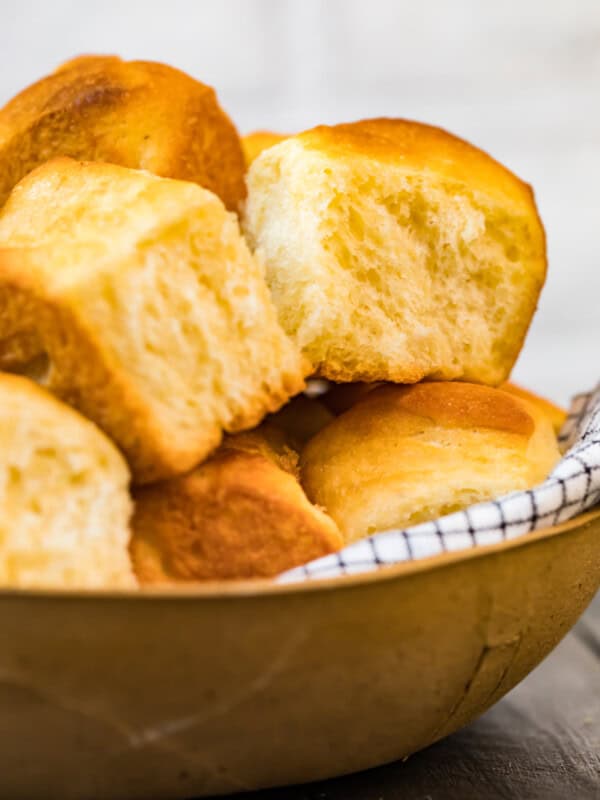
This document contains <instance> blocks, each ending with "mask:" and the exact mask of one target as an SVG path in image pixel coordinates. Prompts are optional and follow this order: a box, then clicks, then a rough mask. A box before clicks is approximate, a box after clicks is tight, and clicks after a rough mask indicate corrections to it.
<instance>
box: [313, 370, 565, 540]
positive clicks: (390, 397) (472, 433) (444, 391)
mask: <svg viewBox="0 0 600 800" xmlns="http://www.w3.org/2000/svg"><path fill="white" fill-rule="evenodd" d="M559 456H560V454H559V452H558V446H557V443H556V437H555V435H554V431H553V430H552V425H551V423H550V420H549V419H548V417H547V416H546V414H545V413H543V412H542V411H541V410H540V409H539V407H538V406H537V404H534V403H530V402H527V401H526V400H523V399H521V398H519V397H516V396H515V395H512V394H509V393H507V392H504V391H502V390H500V389H492V388H489V387H487V386H480V385H476V384H469V383H445V382H432V383H419V384H417V385H415V386H407V387H404V386H402V387H401V386H384V387H381V388H379V389H375V390H374V391H372V392H369V393H368V394H366V395H365V396H364V397H363V398H362V399H361V400H359V402H358V403H356V405H355V406H353V407H352V408H351V409H350V410H349V411H347V412H346V413H344V414H342V415H341V416H340V417H338V418H337V419H336V420H335V421H334V422H332V423H331V424H330V425H328V426H327V427H326V428H324V429H323V430H322V431H321V432H320V433H318V434H317V435H316V436H315V437H314V438H313V439H311V441H310V442H309V443H308V445H307V446H306V448H305V449H304V450H303V451H302V454H301V461H300V465H301V479H302V484H303V486H304V489H305V491H306V494H307V496H308V498H309V499H310V500H312V502H313V503H317V504H318V505H320V506H322V507H323V508H324V509H325V510H326V511H327V513H328V514H329V515H330V516H331V517H333V519H334V520H335V522H337V524H338V526H339V528H340V530H341V531H342V533H343V535H344V537H345V539H346V541H347V542H352V541H354V540H356V539H359V538H361V537H362V536H366V535H367V534H370V533H373V532H376V531H383V530H386V529H390V528H404V527H407V526H409V525H414V524H416V523H419V522H425V521H426V520H430V519H435V518H436V517H439V516H442V515H443V514H448V513H450V512H452V511H457V510H459V509H461V508H465V507H466V506H469V505H471V504H473V503H477V502H479V501H482V500H487V499H490V498H492V497H496V496H498V495H502V494H504V493H506V492H510V491H513V490H516V489H527V488H530V487H532V486H534V485H535V484H536V483H538V482H539V481H541V480H542V479H543V478H545V477H546V475H547V474H548V473H549V472H550V470H551V469H552V467H553V466H554V464H555V463H556V461H557V460H558V459H559Z"/></svg>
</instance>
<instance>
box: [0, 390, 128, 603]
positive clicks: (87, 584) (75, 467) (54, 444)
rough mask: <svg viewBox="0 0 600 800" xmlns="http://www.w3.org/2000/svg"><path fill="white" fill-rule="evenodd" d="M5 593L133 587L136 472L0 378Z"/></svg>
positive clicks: (49, 404)
mask: <svg viewBox="0 0 600 800" xmlns="http://www.w3.org/2000/svg"><path fill="white" fill-rule="evenodd" d="M0 441H1V442H2V446H1V447H0V586H2V587H7V586H8V587H54V588H61V587H65V588H66V587H69V588H96V587H122V586H131V585H134V578H133V573H132V570H131V565H130V562H129V556H128V550H127V548H128V542H129V517H130V514H131V501H130V498H129V493H128V483H129V471H128V469H127V465H126V464H125V461H124V459H123V457H122V456H121V454H120V453H119V452H118V450H117V449H116V447H115V446H114V445H113V444H112V443H111V442H110V441H109V440H108V439H107V438H106V436H104V434H103V433H102V432H101V431H100V430H98V428H97V427H96V426H95V425H93V424H92V423H91V422H89V421H88V420H86V419H84V418H83V417H81V416H80V415H79V414H77V413H76V412H75V411H73V410H72V409H71V408H69V407H68V406H66V405H64V404H63V403H60V402H59V401H58V400H56V398H54V397H52V395H50V394H48V393H47V392H45V391H44V390H43V389H40V388H39V387H38V386H36V385H35V384H34V383H32V382H31V381H29V380H27V379H25V378H22V377H18V376H15V375H6V374H3V375H0Z"/></svg>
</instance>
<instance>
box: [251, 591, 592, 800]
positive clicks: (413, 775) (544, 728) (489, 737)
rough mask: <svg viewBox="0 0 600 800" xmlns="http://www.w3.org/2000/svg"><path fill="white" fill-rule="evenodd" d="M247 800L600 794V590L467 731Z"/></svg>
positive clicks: (588, 798)
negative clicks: (380, 762)
mask: <svg viewBox="0 0 600 800" xmlns="http://www.w3.org/2000/svg"><path fill="white" fill-rule="evenodd" d="M238 797H239V798H242V795H239V796H238ZM243 798H245V800H275V798H277V800H481V798H486V800H600V594H599V595H598V596H597V598H596V600H595V601H594V603H593V604H592V606H591V608H590V609H589V610H588V612H587V613H586V614H585V615H584V617H583V618H582V620H581V621H580V622H579V624H578V625H577V627H576V628H575V629H574V630H573V631H572V632H571V633H570V634H569V635H568V636H567V638H566V639H565V640H564V641H563V642H562V643H561V644H560V645H559V647H558V648H557V649H556V650H555V651H554V652H553V653H552V654H551V655H550V656H549V657H548V658H547V659H546V661H544V663H543V664H541V665H540V666H539V667H538V668H537V669H536V670H535V671H534V672H533V673H532V674H531V675H530V676H529V677H528V678H527V679H526V680H525V681H523V683H521V684H520V686H518V687H517V688H516V689H514V690H513V691H512V692H511V693H510V694H509V695H508V696H507V697H505V698H504V700H502V701H501V702H500V703H498V705H496V706H495V707H494V708H492V709H491V710H490V711H488V712H487V714H485V715H484V716H483V717H481V718H480V719H479V720H477V721H476V722H475V723H473V724H472V725H470V726H469V727H468V728H465V729H464V730H463V731H460V732H459V733H456V734H454V736H450V737H449V738H448V739H445V740H444V741H443V742H439V743H438V744H436V745H433V746H432V747H430V748H428V749H427V750H425V751H423V752H421V753H418V754H417V755H414V756H412V757H411V758H409V759H407V760H406V761H405V762H398V763H396V764H391V765H389V766H386V767H381V768H379V769H374V770H370V771H368V772H362V773H359V774H357V775H352V776H349V777H346V778H339V779H336V780H331V781H324V782H322V783H315V784H310V785H307V786H298V787H291V788H288V789H274V790H271V791H265V792H254V793H251V794H246V795H243Z"/></svg>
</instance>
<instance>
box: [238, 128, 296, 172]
mask: <svg viewBox="0 0 600 800" xmlns="http://www.w3.org/2000/svg"><path fill="white" fill-rule="evenodd" d="M287 138H288V134H286V133H274V132H273V131H253V132H252V133H247V134H246V135H245V136H242V149H243V151H244V158H245V160H246V166H247V167H249V166H250V164H252V162H253V161H254V160H255V159H256V158H258V156H259V155H260V154H261V153H262V151H263V150H267V149H268V148H269V147H273V145H274V144H278V143H279V142H282V141H283V140H284V139H287Z"/></svg>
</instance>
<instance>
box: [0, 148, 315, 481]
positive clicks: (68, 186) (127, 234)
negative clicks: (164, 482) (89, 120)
mask: <svg viewBox="0 0 600 800" xmlns="http://www.w3.org/2000/svg"><path fill="white" fill-rule="evenodd" d="M113 192H114V193H115V197H116V198H121V199H122V197H123V195H124V194H126V195H127V202H128V204H129V205H128V208H127V210H126V211H125V210H122V209H121V208H120V207H119V206H118V205H113V204H112V202H111V197H112V193H113ZM55 198H56V202H55ZM105 204H106V207H107V209H108V210H106V208H105ZM194 220H195V222H194ZM192 223H193V224H197V225H198V226H199V228H198V231H199V233H201V234H202V236H200V235H199V234H198V232H196V233H194V234H193V236H195V237H196V238H194V239H192V240H191V241H192V244H190V238H189V237H190V236H192V234H191V233H189V231H188V226H189V225H191V224H192ZM205 239H206V248H207V250H206V253H207V255H206V258H207V259H208V258H209V255H210V257H211V258H212V259H213V261H214V262H215V269H217V270H222V271H223V275H222V276H221V277H219V276H220V275H221V273H220V272H219V274H217V275H215V276H214V278H213V277H212V276H208V277H207V275H206V274H205V273H204V271H203V270H204V269H205V267H204V266H203V264H202V262H199V266H191V262H190V265H187V266H186V259H188V258H189V259H192V258H196V259H198V258H202V256H203V254H204V251H203V249H202V248H203V247H204V246H205V244H204V240H205ZM0 242H1V244H2V245H4V246H3V247H0V366H1V367H2V368H4V369H12V370H15V371H18V372H23V373H25V374H27V373H28V371H29V369H30V367H31V365H32V363H33V364H34V365H35V362H36V361H39V360H40V359H42V360H43V359H44V358H46V359H47V362H48V363H47V367H48V368H47V370H46V372H45V374H43V375H39V376H34V375H32V377H37V379H38V380H39V381H40V382H42V383H43V384H44V385H45V386H47V387H48V388H49V389H50V390H51V391H52V392H54V393H55V394H57V395H58V396H59V397H60V398H61V399H63V400H65V401H66V402H68V403H69V404H71V405H73V406H74V407H76V408H77V409H79V410H80V411H81V412H82V413H84V414H85V415H86V416H88V417H89V418H90V419H93V420H94V421H95V422H96V423H97V424H98V425H99V426H100V427H101V428H102V429H103V430H104V431H105V432H107V433H108V434H109V435H110V436H111V437H112V438H113V439H114V441H115V442H116V443H117V444H118V446H119V447H120V448H121V449H122V451H123V452H124V453H125V455H126V456H127V459H128V461H129V463H130V465H131V467H132V472H133V474H134V478H135V481H136V482H137V483H147V482H152V481H155V480H159V479H162V478H166V477H169V476H171V475H176V474H180V473H183V472H186V471H188V470H189V469H191V468H192V467H194V466H195V465H196V464H197V463H199V462H200V461H201V460H202V459H203V458H205V457H206V456H207V455H208V454H209V453H210V452H211V451H212V450H214V449H215V448H216V447H217V446H218V444H219V442H220V440H221V436H222V433H223V431H228V432H235V431H239V430H244V429H246V428H251V427H253V426H255V425H257V424H258V423H259V422H260V421H261V420H262V419H263V417H264V416H265V415H266V414H267V413H268V412H273V411H276V410H277V409H278V408H280V407H281V406H282V405H283V404H284V403H285V402H286V401H287V400H288V399H289V397H290V396H292V395H294V394H296V393H297V392H299V391H301V390H302V388H303V386H304V380H303V377H304V371H305V368H306V364H304V363H303V362H302V359H301V358H300V356H299V354H298V352H297V350H296V349H295V347H294V346H293V344H292V343H291V342H290V341H289V340H288V339H287V337H286V336H285V334H284V333H283V331H282V330H281V329H280V327H279V325H278V323H277V318H276V313H275V310H274V308H273V307H272V305H271V300H270V297H269V294H268V290H267V287H266V285H265V284H264V281H263V276H262V272H261V270H260V267H259V266H258V265H257V264H256V263H255V262H254V261H253V259H252V257H251V255H250V253H249V252H248V250H247V247H246V245H245V243H244V241H243V239H242V237H241V236H240V233H239V229H238V226H237V222H236V221H235V220H234V219H233V215H231V214H228V213H227V212H226V211H225V209H224V208H223V206H222V204H221V202H220V201H219V200H218V199H217V198H216V197H215V196H214V195H212V194H211V193H209V192H207V191H205V190H203V189H201V188H200V187H198V186H195V185H194V184H191V183H184V182H181V181H167V180H163V179H160V178H157V177H154V176H151V175H149V174H147V173H141V172H137V171H133V170H128V169H125V168H123V167H118V166H114V165H110V164H98V163H92V164H90V163H79V162H74V161H72V160H71V159H56V160H54V161H52V162H47V163H46V164H44V165H42V166H41V167H39V168H38V169H37V170H35V171H34V172H33V173H30V174H29V175H28V176H27V177H26V178H24V179H23V181H22V182H21V183H20V184H19V185H18V186H17V187H16V188H15V190H14V191H13V193H12V195H11V198H10V200H9V201H8V202H7V203H6V205H5V206H4V208H3V210H2V212H1V214H0ZM210 248H212V250H210ZM147 251H148V252H149V253H150V255H148V256H145V255H144V253H146V252H147ZM152 258H154V259H155V261H152ZM157 259H158V262H157V261H156V260H157ZM215 259H216V260H215ZM156 263H159V265H160V266H159V267H158V268H157V267H156ZM207 263H211V264H212V263H213V262H212V261H211V262H207ZM184 269H185V274H183V273H182V270H184ZM145 275H150V276H151V278H152V281H154V282H153V283H150V284H148V286H149V288H148V290H147V291H146V294H144V292H143V288H142V287H143V286H144V285H145V284H143V280H145V278H144V276H145ZM182 276H183V278H185V280H186V281H188V283H187V284H186V285H187V286H188V292H187V293H186V294H182V293H180V294H177V295H176V297H177V298H178V299H177V302H179V303H180V304H181V303H184V304H185V306H184V311H185V315H184V316H183V315H182V314H181V313H180V308H179V306H177V308H176V309H175V308H173V307H172V305H170V304H173V303H174V302H175V301H174V300H169V301H168V302H169V303H170V304H167V305H165V306H162V307H161V306H158V308H159V309H160V308H166V309H167V312H166V314H165V313H164V312H163V313H162V314H161V313H160V312H159V311H156V308H157V305H156V304H157V303H159V302H160V298H161V297H162V295H161V293H160V292H159V289H160V290H163V289H164V291H165V292H169V291H172V292H177V286H176V285H175V284H176V283H177V282H178V281H180V280H182V279H183V278H182ZM126 279H127V281H129V282H128V283H124V281H125V280H126ZM226 279H227V280H229V281H230V284H231V285H232V286H234V287H237V285H238V284H239V285H240V286H241V287H242V290H243V293H244V296H242V297H241V298H240V296H239V294H238V295H236V297H235V304H234V305H232V303H233V299H232V297H229V295H225V294H224V289H223V290H222V286H224V285H225V282H226ZM210 280H212V283H210ZM131 281H134V284H132V283H131ZM207 283H208V284H209V287H208V288H207V287H206V285H205V284H207ZM132 285H134V287H135V290H136V292H137V293H138V297H135V298H134V297H131V301H130V300H129V294H128V292H129V289H128V288H127V287H131V286H132ZM228 285H229V284H228ZM157 287H158V288H157ZM171 287H172V288H171ZM232 291H234V290H232ZM250 292H251V293H252V294H251V297H250V300H248V299H246V298H247V296H248V295H249V293H250ZM134 300H135V301H136V302H135V303H134V302H133V301H134ZM165 302H167V301H165ZM132 306H135V308H136V309H137V314H138V316H136V317H135V322H134V321H133V320H130V318H129V316H128V315H129V314H130V313H132V311H131V308H132ZM210 313H213V314H219V315H220V316H219V317H218V320H220V322H219V324H222V325H223V326H224V330H225V332H226V336H225V335H223V337H222V338H223V341H221V340H219V341H218V342H216V343H215V347H218V348H220V349H215V348H212V349H211V348H208V349H206V347H205V345H204V344H203V343H204V342H205V341H207V339H206V337H207V336H208V335H209V333H210V331H208V332H207V330H205V328H202V327H201V326H202V325H203V324H204V323H203V322H202V317H204V318H208V316H207V315H209V314H210ZM211 319H212V317H211ZM215 319H217V318H216V317H215ZM174 321H176V324H177V325H179V326H181V332H180V333H179V328H177V330H176V332H175V334H173V335H171V333H170V331H171V329H172V326H173V324H174ZM259 323H260V326H259ZM215 324H216V323H215ZM249 328H251V330H249ZM161 331H162V335H160V336H159V335H158V334H160V332H161ZM167 335H170V336H171V339H172V341H173V343H174V344H173V347H172V348H166V350H165V345H164V341H169V340H167V339H166V337H167ZM144 337H146V338H144ZM148 337H150V338H148ZM225 339H227V341H225ZM234 346H235V347H236V348H237V349H236V350H232V349H228V348H232V347H234ZM251 348H254V350H252V349H251ZM163 351H164V352H163ZM194 353H197V357H196V356H193V354H194ZM190 354H192V355H190ZM251 356H252V357H251ZM177 359H183V361H182V362H181V363H182V364H183V363H185V364H186V365H188V363H189V365H190V368H189V369H188V368H187V366H186V367H183V366H182V367H181V368H180V367H178V366H175V365H176V364H177V363H178V362H177ZM223 359H227V361H228V365H229V367H228V368H229V372H227V373H226V375H229V376H230V377H229V378H223V377H221V376H222V375H223V370H224V368H223V367H222V366H221V364H222V360H223ZM236 365H237V367H236ZM209 369H213V371H214V375H215V377H214V383H215V385H213V384H210V385H208V384H206V380H205V379H204V378H203V377H202V375H203V374H204V373H206V371H207V370H209ZM233 369H235V370H236V372H235V374H234V375H233V377H231V375H232V373H231V370H233ZM173 370H175V371H173ZM161 374H164V375H165V376H170V377H171V379H172V380H174V381H177V382H178V383H177V384H176V385H177V387H178V388H174V386H171V383H170V380H169V379H168V378H167V377H165V378H164V379H161ZM234 379H235V380H234ZM232 383H235V385H233V386H232V385H231V384H232ZM205 384H206V385H205ZM221 384H223V385H221ZM225 384H227V385H225ZM198 387H204V389H202V392H203V394H202V396H200V394H199V392H200V389H199V388H198ZM240 387H241V389H240ZM219 389H220V396H219V397H217V396H216V395H217V394H218V390H219ZM236 391H237V392H238V394H240V397H239V398H238V397H237V396H236V398H235V402H234V400H233V399H232V398H231V397H230V395H231V394H234V393H235V392H236ZM169 393H170V394H169ZM217 402H220V404H221V405H220V406H219V407H217V405H216V404H217Z"/></svg>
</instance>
